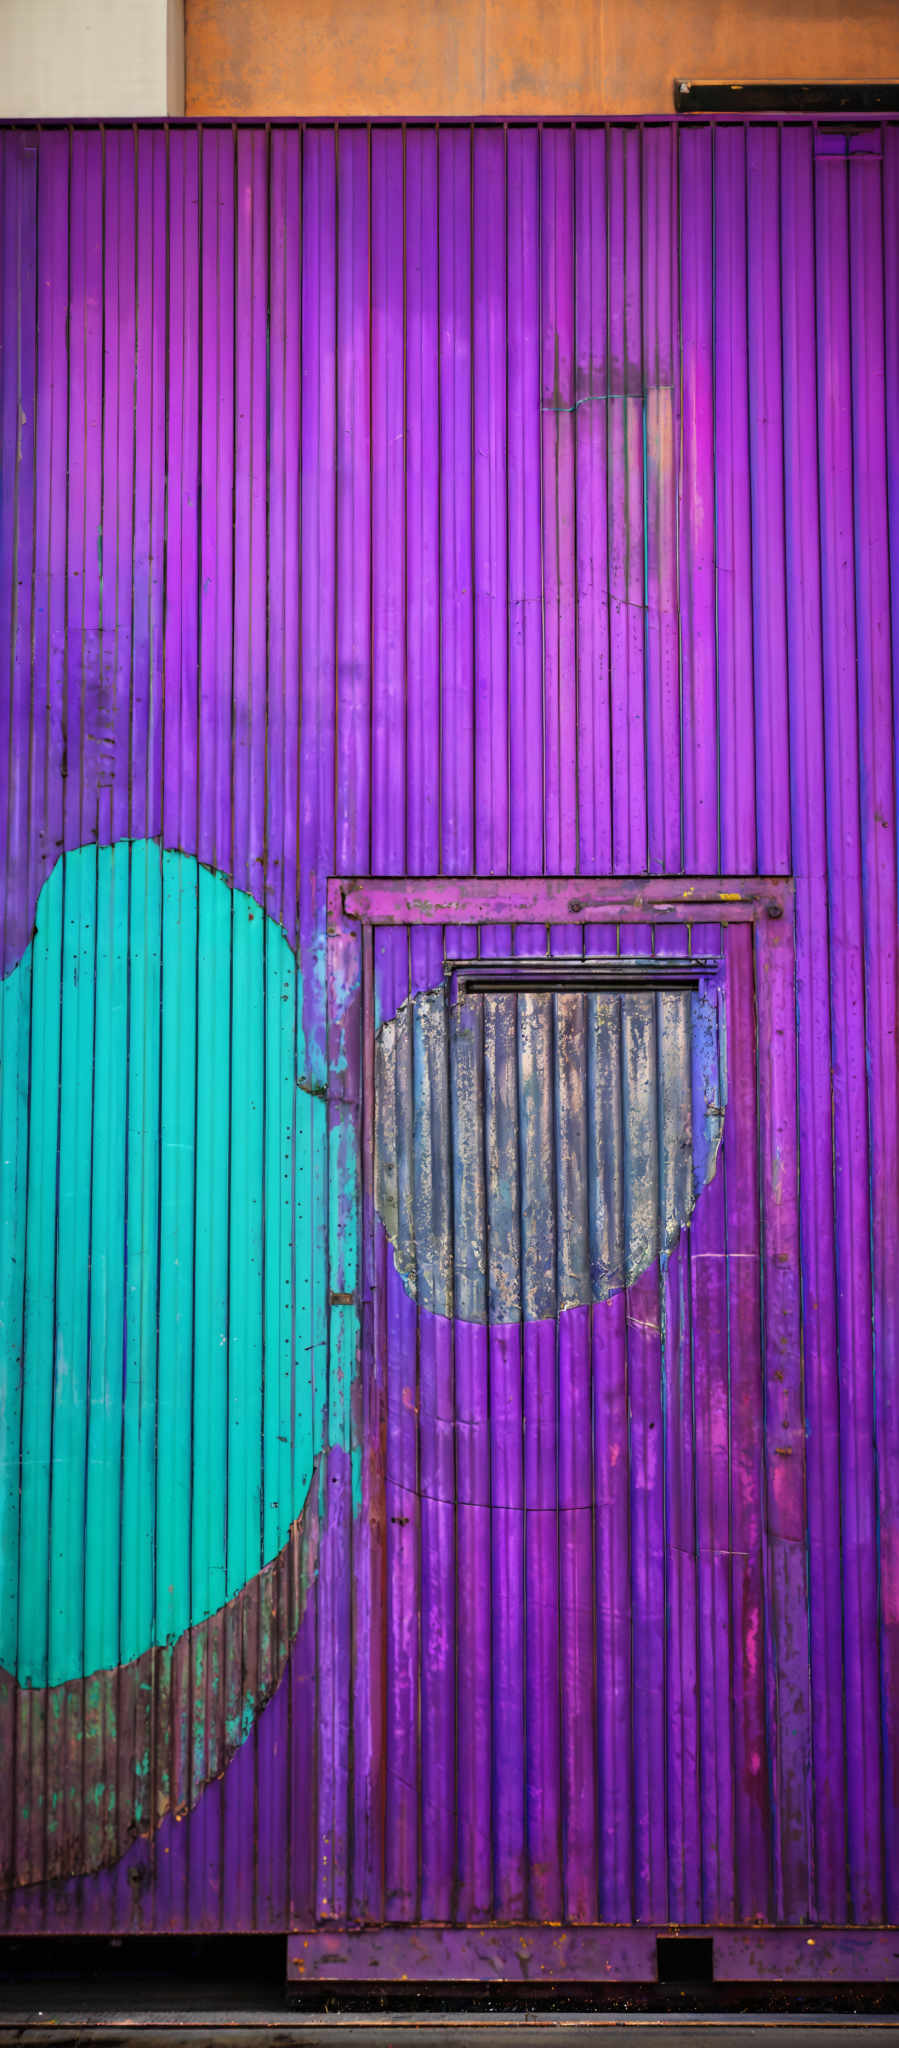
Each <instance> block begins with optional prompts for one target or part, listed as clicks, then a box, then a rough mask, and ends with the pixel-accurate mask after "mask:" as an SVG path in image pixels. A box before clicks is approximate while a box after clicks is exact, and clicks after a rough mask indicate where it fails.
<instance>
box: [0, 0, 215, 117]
mask: <svg viewBox="0 0 899 2048" xmlns="http://www.w3.org/2000/svg"><path fill="white" fill-rule="evenodd" d="M183 111H184V0H0V118H3V119H7V120H9V119H22V118H24V119H28V118H29V117H30V116H34V117H36V118H42V119H53V118H59V117H62V118H70V119H77V118H78V117H79V116H87V117H94V116H99V115H107V116H110V115H113V116H114V115H126V116H134V117H137V116H139V115H147V114H181V113H183Z"/></svg>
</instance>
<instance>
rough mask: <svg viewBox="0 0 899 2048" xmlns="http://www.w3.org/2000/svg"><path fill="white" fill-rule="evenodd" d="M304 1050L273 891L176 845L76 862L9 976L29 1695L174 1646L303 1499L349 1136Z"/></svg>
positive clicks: (8, 1516) (88, 854)
mask: <svg viewBox="0 0 899 2048" xmlns="http://www.w3.org/2000/svg"><path fill="white" fill-rule="evenodd" d="M301 1040H302V1021H301V1009H300V987H299V975H298V971H297V966H296V961H295V958H294V955H293V952H292V950H291V948H290V946H289V945H288V943H287V940H286V938H285V937H284V934H283V932H282V931H281V930H280V928H279V927H278V926H277V925H276V924H275V923H274V922H273V920H272V919H271V918H269V917H268V916H267V915H266V913H265V912H264V911H263V910H261V909H260V907H259V905H258V904H257V903H256V902H254V900H253V899H252V898H251V897H250V896H247V895H245V894H243V893H242V892H241V891H239V890H235V889H231V888H230V887H229V885H228V883H227V882H226V881H225V879H224V878H223V877H222V876H221V875H218V874H214V873H212V872H211V871H210V870H209V869H207V868H204V867H202V866H201V865H200V864H199V863H198V862H197V861H196V860H195V859H193V858H192V857H191V856H189V855H187V854H182V853H174V852H163V851H162V850H161V849H160V847H159V846H158V845H156V844H154V843H153V842H150V841H137V842H134V843H130V844H129V843H120V844H118V845H116V846H114V847H106V848H99V849H98V848H96V847H83V848H80V849H79V850H78V851H76V852H74V853H69V854H66V855H65V856H63V858H62V859H60V861H59V862H58V864H57V866H56V867H55V869H54V870H53V873H52V874H51V876H50V877H49V879H48V881H47V882H46V884H45V886H44V888H43V889H42V891H41V895H40V898H39V900H38V907H37V916H36V923H35V931H34V936H33V938H32V940H31V943H30V944H29V946H28V948H27V950H26V952H25V954H24V955H23V957H22V959H21V960H20V962H19V964H18V965H17V967H15V968H14V969H13V971H12V972H11V973H10V974H9V975H8V976H7V978H6V979H5V981H3V982H2V983H0V1051H2V1056H3V1067H2V1074H0V1151H2V1159H0V1244H2V1246H3V1249H4V1267H3V1275H2V1281H0V1432H2V1434H0V1458H2V1471H3V1490H2V1497H0V1512H2V1525H3V1527H2V1533H3V1537H4V1542H3V1548H2V1559H0V1665H3V1666H4V1667H5V1668H6V1669H7V1670H10V1671H13V1672H14V1673H15V1674H16V1676H17V1678H18V1680H19V1683H20V1684H22V1685H26V1686H43V1685H51V1686H52V1685H58V1684H62V1683H63V1682H64V1681H66V1680H68V1679H72V1678H77V1677H79V1676H82V1675H87V1674H89V1673H90V1672H93V1671H100V1670H106V1669H110V1668H111V1667H113V1666H115V1665H117V1664H120V1663H126V1662H130V1661H131V1660H132V1659H133V1658H135V1657H137V1656H139V1655H141V1653H142V1652H143V1651H145V1650H147V1649H149V1648H150V1647H151V1646H152V1645H154V1644H162V1643H171V1642H174V1641H175V1640H176V1639H177V1638H178V1637H179V1636H180V1635H182V1634H183V1633H184V1631H185V1630H186V1629H187V1628H188V1627H190V1626H191V1625H192V1624H195V1623H197V1622H200V1621H203V1620H205V1619H207V1618H208V1616H209V1615H210V1614H213V1613H214V1612H215V1611H216V1610H217V1609H218V1608H219V1607H221V1606H222V1605H223V1603H224V1602H225V1601H226V1600H229V1599H231V1598H232V1597H233V1595H234V1594H235V1593H237V1592H239V1591H240V1589H241V1587H242V1586H244V1585H246V1584H247V1583H248V1582H249V1580H251V1579H252V1578H253V1577H254V1576H255V1574H256V1573H257V1572H259V1571H260V1570H261V1569H262V1567H263V1566H264V1565H266V1564H268V1563H270V1562H271V1560H272V1559H273V1558H274V1557H276V1556H277V1554H278V1552H279V1551H280V1550H281V1549H282V1547H283V1545H284V1543H285V1541H286V1540H287V1536H288V1532H289V1530H290V1527H291V1524H292V1523H293V1522H294V1521H295V1519H296V1517H297V1516H298V1515H299V1513H300V1511H301V1509H302V1507H303V1504H304V1501H305V1499H306V1495H307V1493H308V1489H309V1484H310V1480H311V1477H312V1468H313V1460H314V1456H315V1450H316V1448H317V1438H318V1437H319V1436H320V1434H321V1417H320V1416H318V1417H317V1416H316V1407H317V1402H316V1396H315V1377H316V1375H315V1369H314V1367H315V1350H316V1334H317V1329H318V1323H319V1321H320V1311H319V1309H318V1307H317V1295H318V1293H319V1291H320V1290H319V1289H318V1288H317V1287H316V1286H315V1284H314V1281H313V1276H312V1275H311V1273H310V1271H309V1270H308V1268H309V1266H310V1263H311V1260H312V1258H313V1256H314V1247H315V1232H314V1230H311V1229H310V1218H311V1217H312V1216H313V1215H314V1214H315V1212H316V1210H317V1209H319V1208H320V1206H321V1194H320V1189H321V1184H322V1178H323V1175H324V1174H325V1173H326V1171H327V1133H326V1129H325V1120H324V1118H323V1117H322V1116H321V1115H316V1111H319V1110H320V1109H321V1105H320V1104H318V1103H317V1102H316V1101H315V1100H314V1098H313V1097H311V1096H310V1095H309V1094H308V1093H307V1092H305V1091H304V1090H302V1089H300V1088H298V1086H297V1079H296V1077H297V1075H298V1074H300V1073H302V1072H303V1065H304V1057H303V1045H302V1042H301ZM319 1154H321V1155H322V1156H321V1157H319V1156H318V1155H319ZM319 1398H320V1397H319Z"/></svg>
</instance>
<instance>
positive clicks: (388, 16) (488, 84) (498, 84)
mask: <svg viewBox="0 0 899 2048" xmlns="http://www.w3.org/2000/svg"><path fill="white" fill-rule="evenodd" d="M185 16H186V38H187V60H186V61H187V111H188V113H190V114H304V115H307V116H314V115H317V114H328V115H330V114H370V115H382V114H388V115H396V114H400V115H403V114H405V115H410V116H411V115H423V114H424V115H438V116H439V115H450V114H482V113H487V114H535V113H536V114H594V113H604V114H650V113H669V112H670V110H671V105H672V82H673V80H674V78H675V77H693V78H720V79H759V78H776V79H782V80H786V81H793V80H802V79H843V78H865V79H871V80H883V79H888V78H895V77H896V76H897V74H899V10H897V8H896V6H895V4H894V0H852V4H849V5H843V4H841V0H814V4H811V0H792V5H789V6H787V7H784V6H782V5H780V4H779V0H756V4H754V5H753V6H751V7H742V6H740V5H739V4H738V0H671V4H668V5H664V6H656V7H653V8H647V9H645V10H644V11H643V17H642V19H638V18H637V17H636V16H635V12H634V9H633V8H632V7H631V6H629V5H628V4H626V0H559V4H558V5H557V6H555V7H553V8H551V9H550V8H546V7H544V6H543V5H542V4H541V0H519V4H518V5H517V6H515V7H509V6H506V5H504V4H501V0H450V4H448V5H445V6H442V7H421V6H418V5H415V4H413V0H351V4H350V5H347V4H345V0H306V4H304V5H303V6H298V5H297V4H296V0H185Z"/></svg>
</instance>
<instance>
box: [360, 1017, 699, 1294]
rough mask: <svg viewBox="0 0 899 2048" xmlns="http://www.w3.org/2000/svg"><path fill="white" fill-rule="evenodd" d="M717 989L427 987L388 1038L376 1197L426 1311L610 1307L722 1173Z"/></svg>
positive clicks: (406, 1276) (383, 1041) (383, 1039)
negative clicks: (453, 991) (451, 995)
mask: <svg viewBox="0 0 899 2048" xmlns="http://www.w3.org/2000/svg"><path fill="white" fill-rule="evenodd" d="M725 1095H726V1078H725V1053H724V1030H723V999H722V997H721V995H720V992H717V991H715V990H714V989H713V990H711V992H709V991H708V990H707V989H706V988H702V989H700V990H699V991H695V990H681V989H678V990H666V989H656V990H650V991H638V992H630V993H617V992H615V991H608V990H607V991H603V992H602V993H599V992H596V993H573V992H570V991H564V990H560V991H556V992H529V993H521V994H515V993H508V992H505V993H499V994H495V995H494V994H486V995H485V994H477V995H466V996H465V997H464V998H463V999H461V1000H460V1001H459V1002H458V1003H457V1004H451V1003H450V1002H449V1001H448V999H447V994H446V990H445V988H444V987H443V986H441V987H439V988H435V989H431V990H429V991H428V992H427V993H426V994H424V995H421V996H413V997H411V998H409V999H408V1000H407V1001H406V1002H404V1003H403V1004H401V1006H400V1008H399V1009H398V1010H397V1012H396V1015H395V1016H393V1017H392V1018H390V1019H389V1020H388V1021H386V1022H385V1023H383V1024H382V1025H381V1027H380V1030H379V1031H378V1034H377V1048H376V1059H375V1100H376V1141H375V1194H376V1204H377V1209H378V1213H379V1215H380V1218H381V1221H382V1223H383V1225H384V1228H385V1230H386V1232H387V1235H388V1237H389V1239H390V1242H391V1244H392V1246H393V1251H394V1257H395V1260H396V1265H397V1268H398V1270H399V1272H400V1274H401V1275H402V1278H403V1281H404V1284H405V1286H406V1289H407V1291H408V1293H409V1294H410V1295H411V1296H412V1297H413V1298H414V1299H415V1300H417V1301H418V1303H419V1306H420V1307H421V1308H424V1309H427V1310H428V1311H429V1312H430V1313H432V1314H435V1315H440V1316H453V1315H455V1316H457V1317H459V1318H460V1319H461V1320H462V1321H464V1322H469V1323H485V1322H489V1323H490V1324H491V1325H495V1324H501V1323H514V1322H518V1321H520V1320H522V1319H524V1320H526V1321H538V1320H541V1319H543V1318H551V1317H554V1316H555V1315H557V1314H558V1313H559V1312H560V1311H561V1310H565V1309H569V1308H576V1307H580V1306H585V1305H587V1304H589V1303H591V1302H601V1301H607V1300H608V1299H609V1297H610V1296H611V1295H613V1294H615V1293H616V1292H617V1291H618V1290H619V1289H620V1288H622V1287H626V1286H630V1285H631V1284H632V1283H633V1282H634V1281H635V1280H636V1279H637V1278H638V1277H639V1275H640V1274H641V1273H644V1272H645V1271H646V1269H647V1268H648V1267H649V1266H650V1265H651V1264H652V1263H653V1261H654V1260H655V1259H657V1258H659V1257H664V1256H665V1255H666V1254H667V1253H669V1252H670V1251H671V1250H672V1249H673V1247H674V1246H675V1244H676V1243H677V1240H678V1237H679V1236H680V1233H681V1231H682V1230H683V1229H685V1228H686V1226H687V1225H688V1223H689V1221H690V1217H691V1214H692V1211H693V1208H694V1205H695V1202H696V1200H697V1197H698V1195H699V1193H700V1191H701V1189H702V1188H703V1187H705V1186H707V1184H708V1183H709V1181H711V1179H712V1177H713V1175H714V1172H715V1167H716V1164H717V1160H718V1153H719V1148H720V1144H721V1138H722V1132H723V1123H724V1106H725Z"/></svg>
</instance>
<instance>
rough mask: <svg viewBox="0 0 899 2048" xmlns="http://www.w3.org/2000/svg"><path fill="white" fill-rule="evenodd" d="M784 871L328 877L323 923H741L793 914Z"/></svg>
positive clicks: (337, 925)
mask: <svg viewBox="0 0 899 2048" xmlns="http://www.w3.org/2000/svg"><path fill="white" fill-rule="evenodd" d="M792 905H793V883H792V880H791V879H790V878H789V877H788V876H785V875H735V876H727V875H674V876H661V875H639V876H636V877H630V876H629V877H627V878H626V879H622V877H621V876H618V875H613V876H585V875H575V876H567V877H566V876H563V875H526V876H512V875H509V876H505V875H504V876H488V877H486V878H484V877H481V876H479V875H471V876H469V875H430V876H427V875H422V876H409V875H398V876H392V875H378V876H372V877H368V876H365V877H361V876H359V877H350V876H346V877H342V876H336V877H333V878H332V879H331V880H330V881H329V883H328V928H329V931H331V932H337V931H339V930H340V928H341V926H342V925H343V923H344V920H345V919H347V918H349V919H359V920H361V922H362V923H363V924H370V925H429V924H467V925H471V924H527V923H546V924H553V923H562V924H592V923H594V922H595V921H597V920H598V919H603V920H608V921H609V922H612V923H622V924H624V923H646V922H652V923H655V922H659V923H676V924H712V923H715V924H746V923H753V922H754V921H755V920H756V919H757V918H760V917H768V918H772V919H775V920H776V919H777V918H781V917H785V916H791V915H792Z"/></svg>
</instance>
